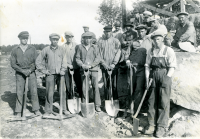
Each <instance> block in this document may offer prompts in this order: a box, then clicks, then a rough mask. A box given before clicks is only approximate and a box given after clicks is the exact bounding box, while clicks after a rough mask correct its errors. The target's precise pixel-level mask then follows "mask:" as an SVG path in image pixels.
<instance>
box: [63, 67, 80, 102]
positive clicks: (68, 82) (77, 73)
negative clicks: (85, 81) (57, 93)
mask: <svg viewBox="0 0 200 139" xmlns="http://www.w3.org/2000/svg"><path fill="white" fill-rule="evenodd" d="M73 78H74V83H75V85H76V89H77V93H78V94H79V97H80V98H82V94H83V92H82V83H81V74H80V69H74V75H73ZM65 84H66V93H67V95H68V96H67V98H69V99H72V89H73V88H72V87H73V85H72V76H71V74H70V72H69V69H68V70H66V72H65Z"/></svg>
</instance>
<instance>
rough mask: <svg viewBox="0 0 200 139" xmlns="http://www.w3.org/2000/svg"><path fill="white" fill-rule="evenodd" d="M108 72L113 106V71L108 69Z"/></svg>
mask: <svg viewBox="0 0 200 139" xmlns="http://www.w3.org/2000/svg"><path fill="white" fill-rule="evenodd" d="M107 72H108V75H109V81H110V99H111V103H112V105H113V93H112V79H111V75H112V70H111V69H108V70H107Z"/></svg>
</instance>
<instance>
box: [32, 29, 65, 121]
mask: <svg viewBox="0 0 200 139" xmlns="http://www.w3.org/2000/svg"><path fill="white" fill-rule="evenodd" d="M49 39H50V41H51V45H50V46H47V47H45V48H44V49H43V50H42V52H41V53H40V54H39V56H38V57H37V59H36V67H37V69H38V71H40V72H42V73H43V74H45V76H46V101H45V108H44V110H45V114H44V115H43V116H46V117H48V116H52V113H53V95H54V91H55V82H56V81H57V80H58V81H60V78H61V76H64V75H65V71H66V69H67V60H66V56H65V51H64V49H63V47H61V46H58V40H59V39H60V35H58V34H56V33H52V34H50V35H49ZM44 61H45V64H43V62H44ZM45 65H46V66H45ZM61 93H63V100H62V103H63V104H66V93H65V92H64V91H63V92H61ZM63 113H64V114H66V115H67V114H69V112H68V111H67V110H66V105H63Z"/></svg>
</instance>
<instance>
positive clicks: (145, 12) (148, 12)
mask: <svg viewBox="0 0 200 139" xmlns="http://www.w3.org/2000/svg"><path fill="white" fill-rule="evenodd" d="M143 14H145V15H149V16H152V13H151V12H150V11H144V12H143Z"/></svg>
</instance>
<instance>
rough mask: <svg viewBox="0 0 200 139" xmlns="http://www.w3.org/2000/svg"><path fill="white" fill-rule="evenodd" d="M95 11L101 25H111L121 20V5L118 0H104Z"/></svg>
mask: <svg viewBox="0 0 200 139" xmlns="http://www.w3.org/2000/svg"><path fill="white" fill-rule="evenodd" d="M97 13H98V15H99V18H98V19H97V20H98V21H99V23H101V24H103V25H113V24H114V23H115V21H119V22H120V23H121V22H122V5H121V3H120V1H118V0H104V1H103V2H102V3H101V4H100V6H99V7H98V11H97Z"/></svg>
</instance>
